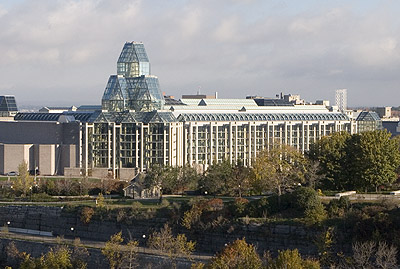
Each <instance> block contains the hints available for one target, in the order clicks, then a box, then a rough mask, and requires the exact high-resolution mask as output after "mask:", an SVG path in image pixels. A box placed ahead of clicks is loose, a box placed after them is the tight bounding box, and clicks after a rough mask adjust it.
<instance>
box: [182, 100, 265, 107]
mask: <svg viewBox="0 0 400 269" xmlns="http://www.w3.org/2000/svg"><path fill="white" fill-rule="evenodd" d="M181 101H182V102H183V103H184V104H186V105H189V106H221V105H222V106H246V107H248V106H257V104H256V102H255V101H254V100H253V99H206V98H204V99H181Z"/></svg>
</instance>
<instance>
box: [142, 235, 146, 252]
mask: <svg viewBox="0 0 400 269" xmlns="http://www.w3.org/2000/svg"><path fill="white" fill-rule="evenodd" d="M142 237H143V253H144V252H145V245H146V235H145V234H144V235H142Z"/></svg>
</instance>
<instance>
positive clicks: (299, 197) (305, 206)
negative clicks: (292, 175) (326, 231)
mask: <svg viewBox="0 0 400 269" xmlns="http://www.w3.org/2000/svg"><path fill="white" fill-rule="evenodd" d="M293 207H294V208H296V209H298V210H299V211H301V212H302V213H303V214H304V217H305V220H306V223H307V224H316V223H320V222H322V221H323V220H325V219H326V211H325V207H324V205H323V204H322V203H321V200H320V198H319V196H318V194H317V192H316V191H315V190H314V189H312V188H308V187H301V188H298V189H296V190H295V191H294V192H293Z"/></svg>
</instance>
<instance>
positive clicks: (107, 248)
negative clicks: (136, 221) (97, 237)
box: [101, 232, 124, 269]
mask: <svg viewBox="0 0 400 269" xmlns="http://www.w3.org/2000/svg"><path fill="white" fill-rule="evenodd" d="M123 241H124V239H123V238H122V232H119V233H116V234H114V235H112V236H111V238H110V240H109V241H107V242H106V244H105V245H104V248H103V249H102V250H101V253H102V254H103V255H104V256H106V258H107V260H108V263H109V264H110V269H117V268H121V264H122V261H123V254H122V245H121V244H122V242H123Z"/></svg>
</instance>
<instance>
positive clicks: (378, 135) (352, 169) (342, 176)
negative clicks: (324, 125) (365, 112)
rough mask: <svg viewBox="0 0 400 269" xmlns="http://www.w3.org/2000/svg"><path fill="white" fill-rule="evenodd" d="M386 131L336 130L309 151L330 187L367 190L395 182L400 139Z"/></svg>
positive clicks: (326, 185)
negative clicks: (353, 131)
mask: <svg viewBox="0 0 400 269" xmlns="http://www.w3.org/2000/svg"><path fill="white" fill-rule="evenodd" d="M390 136H391V135H390V134H389V133H388V132H387V131H383V130H376V131H368V132H363V133H360V134H353V135H350V134H348V133H345V132H342V133H334V134H332V135H331V136H327V137H323V138H321V139H320V140H319V141H318V142H317V143H315V144H314V145H313V146H312V147H311V148H310V152H309V157H310V158H311V159H312V160H317V161H319V163H320V167H321V172H322V173H323V174H325V180H324V181H323V185H324V187H325V188H327V189H336V190H344V189H354V188H355V189H367V188H370V187H374V188H375V190H376V191H378V187H379V186H381V185H383V184H388V183H392V182H393V181H394V180H396V178H397V170H398V168H399V165H400V151H399V144H400V143H399V139H391V138H390Z"/></svg>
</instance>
